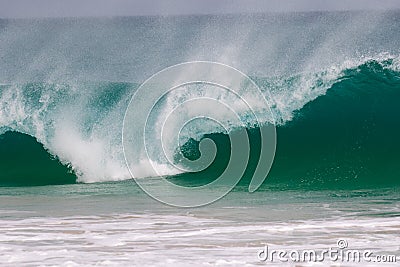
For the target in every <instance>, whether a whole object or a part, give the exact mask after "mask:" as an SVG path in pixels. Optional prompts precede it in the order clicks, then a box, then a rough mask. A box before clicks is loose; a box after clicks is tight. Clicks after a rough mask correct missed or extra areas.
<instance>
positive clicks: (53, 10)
mask: <svg viewBox="0 0 400 267" xmlns="http://www.w3.org/2000/svg"><path fill="white" fill-rule="evenodd" d="M371 9H372V10H376V9H378V10H382V9H384V10H387V9H400V0H0V18H28V17H87V16H91V17H92V16H137V15H180V14H221V13H254V12H290V11H320V10H371Z"/></svg>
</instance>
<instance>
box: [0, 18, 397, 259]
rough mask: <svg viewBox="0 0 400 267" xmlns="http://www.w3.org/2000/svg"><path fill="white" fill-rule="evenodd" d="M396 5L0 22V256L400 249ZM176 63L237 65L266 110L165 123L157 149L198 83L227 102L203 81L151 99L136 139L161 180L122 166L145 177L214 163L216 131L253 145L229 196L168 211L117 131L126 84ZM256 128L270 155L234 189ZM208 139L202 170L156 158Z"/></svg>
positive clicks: (222, 148) (180, 177) (194, 150)
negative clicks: (129, 159)
mask: <svg viewBox="0 0 400 267" xmlns="http://www.w3.org/2000/svg"><path fill="white" fill-rule="evenodd" d="M399 18H400V16H399V13H398V12H395V11H392V12H367V13H364V12H359V13H357V12H356V13H354V12H332V13H329V12H328V13H321V12H314V13H295V14H273V15H272V14H269V15H262V14H258V15H254V16H250V15H243V16H242V15H229V16H228V15H227V16H183V17H179V16H178V17H135V18H90V19H75V18H65V19H36V20H0V58H1V61H0V220H1V226H0V227H1V230H2V231H0V232H1V234H0V252H1V253H0V260H1V261H2V262H3V263H5V265H10V266H11V265H29V264H32V265H40V264H44V265H65V266H71V265H75V264H77V265H94V264H99V265H101V264H103V265H127V264H135V265H151V266H171V265H174V266H187V265H189V264H191V265H196V266H197V265H199V266H209V265H212V266H214V265H223V266H227V265H229V266H232V265H233V266H245V265H246V264H247V265H249V266H253V265H260V264H261V265H263V264H264V262H260V261H259V260H258V259H257V251H259V250H260V249H262V248H263V247H264V246H265V244H268V245H269V246H271V247H273V248H276V249H288V250H290V249H300V250H301V249H323V248H327V247H332V246H335V245H336V242H337V241H338V240H339V239H345V240H346V241H347V242H348V244H349V248H357V249H371V250H373V251H374V252H375V253H376V254H381V255H383V254H390V255H395V256H397V257H400V250H399V245H398V244H399V241H400V240H399V236H398V232H399V229H400V228H399V227H400V225H399V223H398V218H399V215H400V202H399V200H400V197H399V196H400V195H399V186H400V179H399V177H400V170H399V167H398V166H399V160H400V154H399V152H398V151H399V149H400V142H399V139H398V137H399V136H400V124H399V123H400V121H399V116H400V106H399V105H398V103H397V102H398V99H400V51H399V46H398V43H399V38H400V37H399V36H400V35H399V28H400V27H399V26H400V21H399ZM190 60H207V61H217V62H221V63H224V64H227V65H231V66H234V67H235V68H238V69H239V70H240V71H243V72H244V73H246V74H248V75H249V76H250V78H251V79H252V80H253V81H254V82H255V83H256V84H257V85H258V87H259V88H260V90H261V92H262V94H264V95H265V96H266V97H268V99H269V100H270V102H269V104H270V109H271V113H272V115H271V114H269V113H268V114H266V113H265V112H264V111H263V110H262V109H260V110H258V109H256V110H255V113H257V114H261V115H264V116H260V118H261V122H260V123H256V122H255V121H254V118H253V117H251V116H248V114H247V113H246V112H239V114H238V115H239V117H240V119H241V120H242V121H244V122H245V123H244V126H243V125H232V124H229V123H228V124H229V125H230V128H229V129H226V130H221V129H220V128H218V127H215V125H213V124H209V123H206V122H199V123H198V122H194V123H193V124H190V125H189V126H188V127H187V128H183V130H182V128H180V127H181V126H182V125H173V126H172V128H171V129H172V131H170V132H168V134H170V135H169V136H168V138H167V139H171V140H172V139H173V138H178V139H179V142H180V145H179V146H178V147H173V148H172V149H170V150H168V149H166V150H164V151H163V150H162V148H161V147H160V145H159V143H158V141H159V135H160V129H159V128H157V127H159V126H160V125H162V122H163V121H162V116H163V114H166V113H168V112H169V111H170V110H171V109H174V108H175V107H177V106H178V105H179V104H182V103H184V102H185V101H187V100H189V99H191V98H196V97H200V96H206V97H210V98H215V99H219V100H221V101H224V102H225V103H228V104H229V105H230V107H232V108H233V109H237V110H239V109H238V107H239V105H237V103H236V101H235V99H234V98H232V96H230V95H228V94H223V93H221V92H220V91H218V90H217V89H215V88H213V87H210V86H197V87H196V86H192V87H190V86H186V87H182V88H181V89H180V90H177V91H174V92H171V93H170V94H167V95H166V96H165V97H164V98H162V99H160V101H159V103H158V104H157V105H156V106H155V108H154V113H153V114H152V116H151V118H150V119H149V124H150V126H149V129H150V130H151V131H150V136H151V138H150V140H151V142H150V143H149V144H148V145H149V147H150V148H151V151H153V153H152V154H151V153H150V155H148V156H149V157H150V159H151V161H152V162H153V163H154V165H155V166H156V168H158V170H159V171H160V177H148V176H147V175H146V174H145V173H143V175H142V176H140V177H137V178H138V179H144V180H143V181H146V183H147V182H148V183H149V184H157V181H158V180H160V179H164V178H166V179H168V181H170V182H173V183H175V184H177V185H184V186H187V187H196V186H199V185H204V184H207V183H209V182H211V181H213V180H215V179H216V178H217V177H218V176H219V175H220V174H221V173H222V172H223V171H224V170H225V168H226V166H227V164H228V161H229V157H230V153H231V151H230V141H229V135H230V134H232V133H234V132H235V131H238V129H243V127H246V131H247V132H248V134H249V143H250V148H251V150H250V158H249V160H248V164H247V168H246V170H245V173H244V175H243V177H242V179H241V181H240V182H239V184H238V185H237V186H236V187H235V188H234V189H233V191H232V192H230V193H229V194H228V195H227V196H225V197H224V198H222V199H221V200H219V201H217V202H215V203H213V204H210V205H206V206H204V207H201V208H196V209H186V208H185V209H183V208H181V209H178V208H173V207H170V206H167V205H164V204H162V203H159V202H157V201H155V200H153V199H152V198H151V197H150V196H148V195H146V194H145V193H144V192H143V191H142V190H141V189H140V188H139V186H138V185H136V183H135V181H134V180H133V179H132V176H131V174H130V173H129V170H128V168H127V166H126V163H125V158H124V154H123V146H122V140H121V135H122V126H123V119H124V114H125V111H126V108H127V107H128V104H129V101H130V99H131V98H132V96H133V95H134V93H135V91H136V90H137V89H138V87H139V86H140V84H141V83H142V82H143V81H145V80H146V79H147V78H148V77H150V76H151V75H152V74H154V73H155V72H157V71H160V70H162V69H163V68H165V67H169V66H171V65H174V64H177V63H181V62H184V61H190ZM246 93H248V92H246V90H244V94H246ZM142 112H143V111H142V110H141V109H140V107H137V115H138V116H142V115H141V114H142ZM190 114H191V110H190V108H189V109H187V110H185V112H182V113H181V114H180V115H181V117H180V118H179V120H183V121H184V120H187V119H189V118H190ZM223 119H224V120H225V122H231V120H230V119H231V118H229V117H228V116H227V117H226V118H223ZM271 123H273V124H274V125H275V127H276V133H277V144H276V155H275V159H274V162H273V165H272V168H271V171H270V173H269V174H268V176H267V177H266V179H265V181H264V183H263V184H262V185H261V187H260V188H259V189H258V190H257V191H256V192H254V193H249V192H248V184H249V183H250V180H251V177H252V175H253V173H254V170H255V168H256V166H257V164H258V160H259V156H260V143H261V139H260V138H261V137H260V129H261V130H262V129H263V127H268V125H270V124H271ZM133 126H135V127H136V126H137V127H141V126H140V125H135V124H134V122H133ZM181 130H182V131H181ZM205 138H210V139H212V140H213V141H214V143H215V144H216V147H217V149H218V153H217V155H216V158H215V159H214V161H213V162H212V164H211V165H210V166H209V167H208V168H206V169H205V170H202V171H200V172H194V173H193V172H182V171H177V170H174V169H173V168H172V166H171V164H170V163H168V162H167V161H166V160H165V158H163V157H161V156H160V155H161V154H162V153H163V152H165V153H169V154H170V156H171V158H173V159H174V160H175V161H177V162H179V161H180V160H181V159H182V157H185V158H188V159H190V160H195V159H197V158H199V157H200V156H201V153H200V150H199V144H200V141H201V140H203V139H205ZM141 157H142V155H139V156H138V159H139V162H138V165H139V166H140V163H141ZM142 167H143V166H142ZM234 178H236V177H232V179H234ZM157 190H158V192H161V194H165V195H168V196H171V194H175V192H173V191H168V190H166V189H165V188H162V187H159V188H157ZM209 190H210V192H209V193H210V195H212V193H213V192H212V191H213V189H209ZM215 190H216V189H215ZM175 197H176V198H179V196H178V195H176V196H175ZM191 197H192V198H193V199H195V198H196V197H198V196H197V195H195V194H193V196H191ZM181 201H185V200H184V199H183V200H181ZM398 261H400V258H399V259H398ZM277 264H278V263H277ZM364 264H365V263H364ZM369 264H370V265H371V266H374V264H373V263H369ZM289 265H290V264H289ZM349 265H354V264H349ZM367 265H368V264H367ZM387 265H388V266H391V264H390V263H389V264H387ZM393 265H395V264H393Z"/></svg>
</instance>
